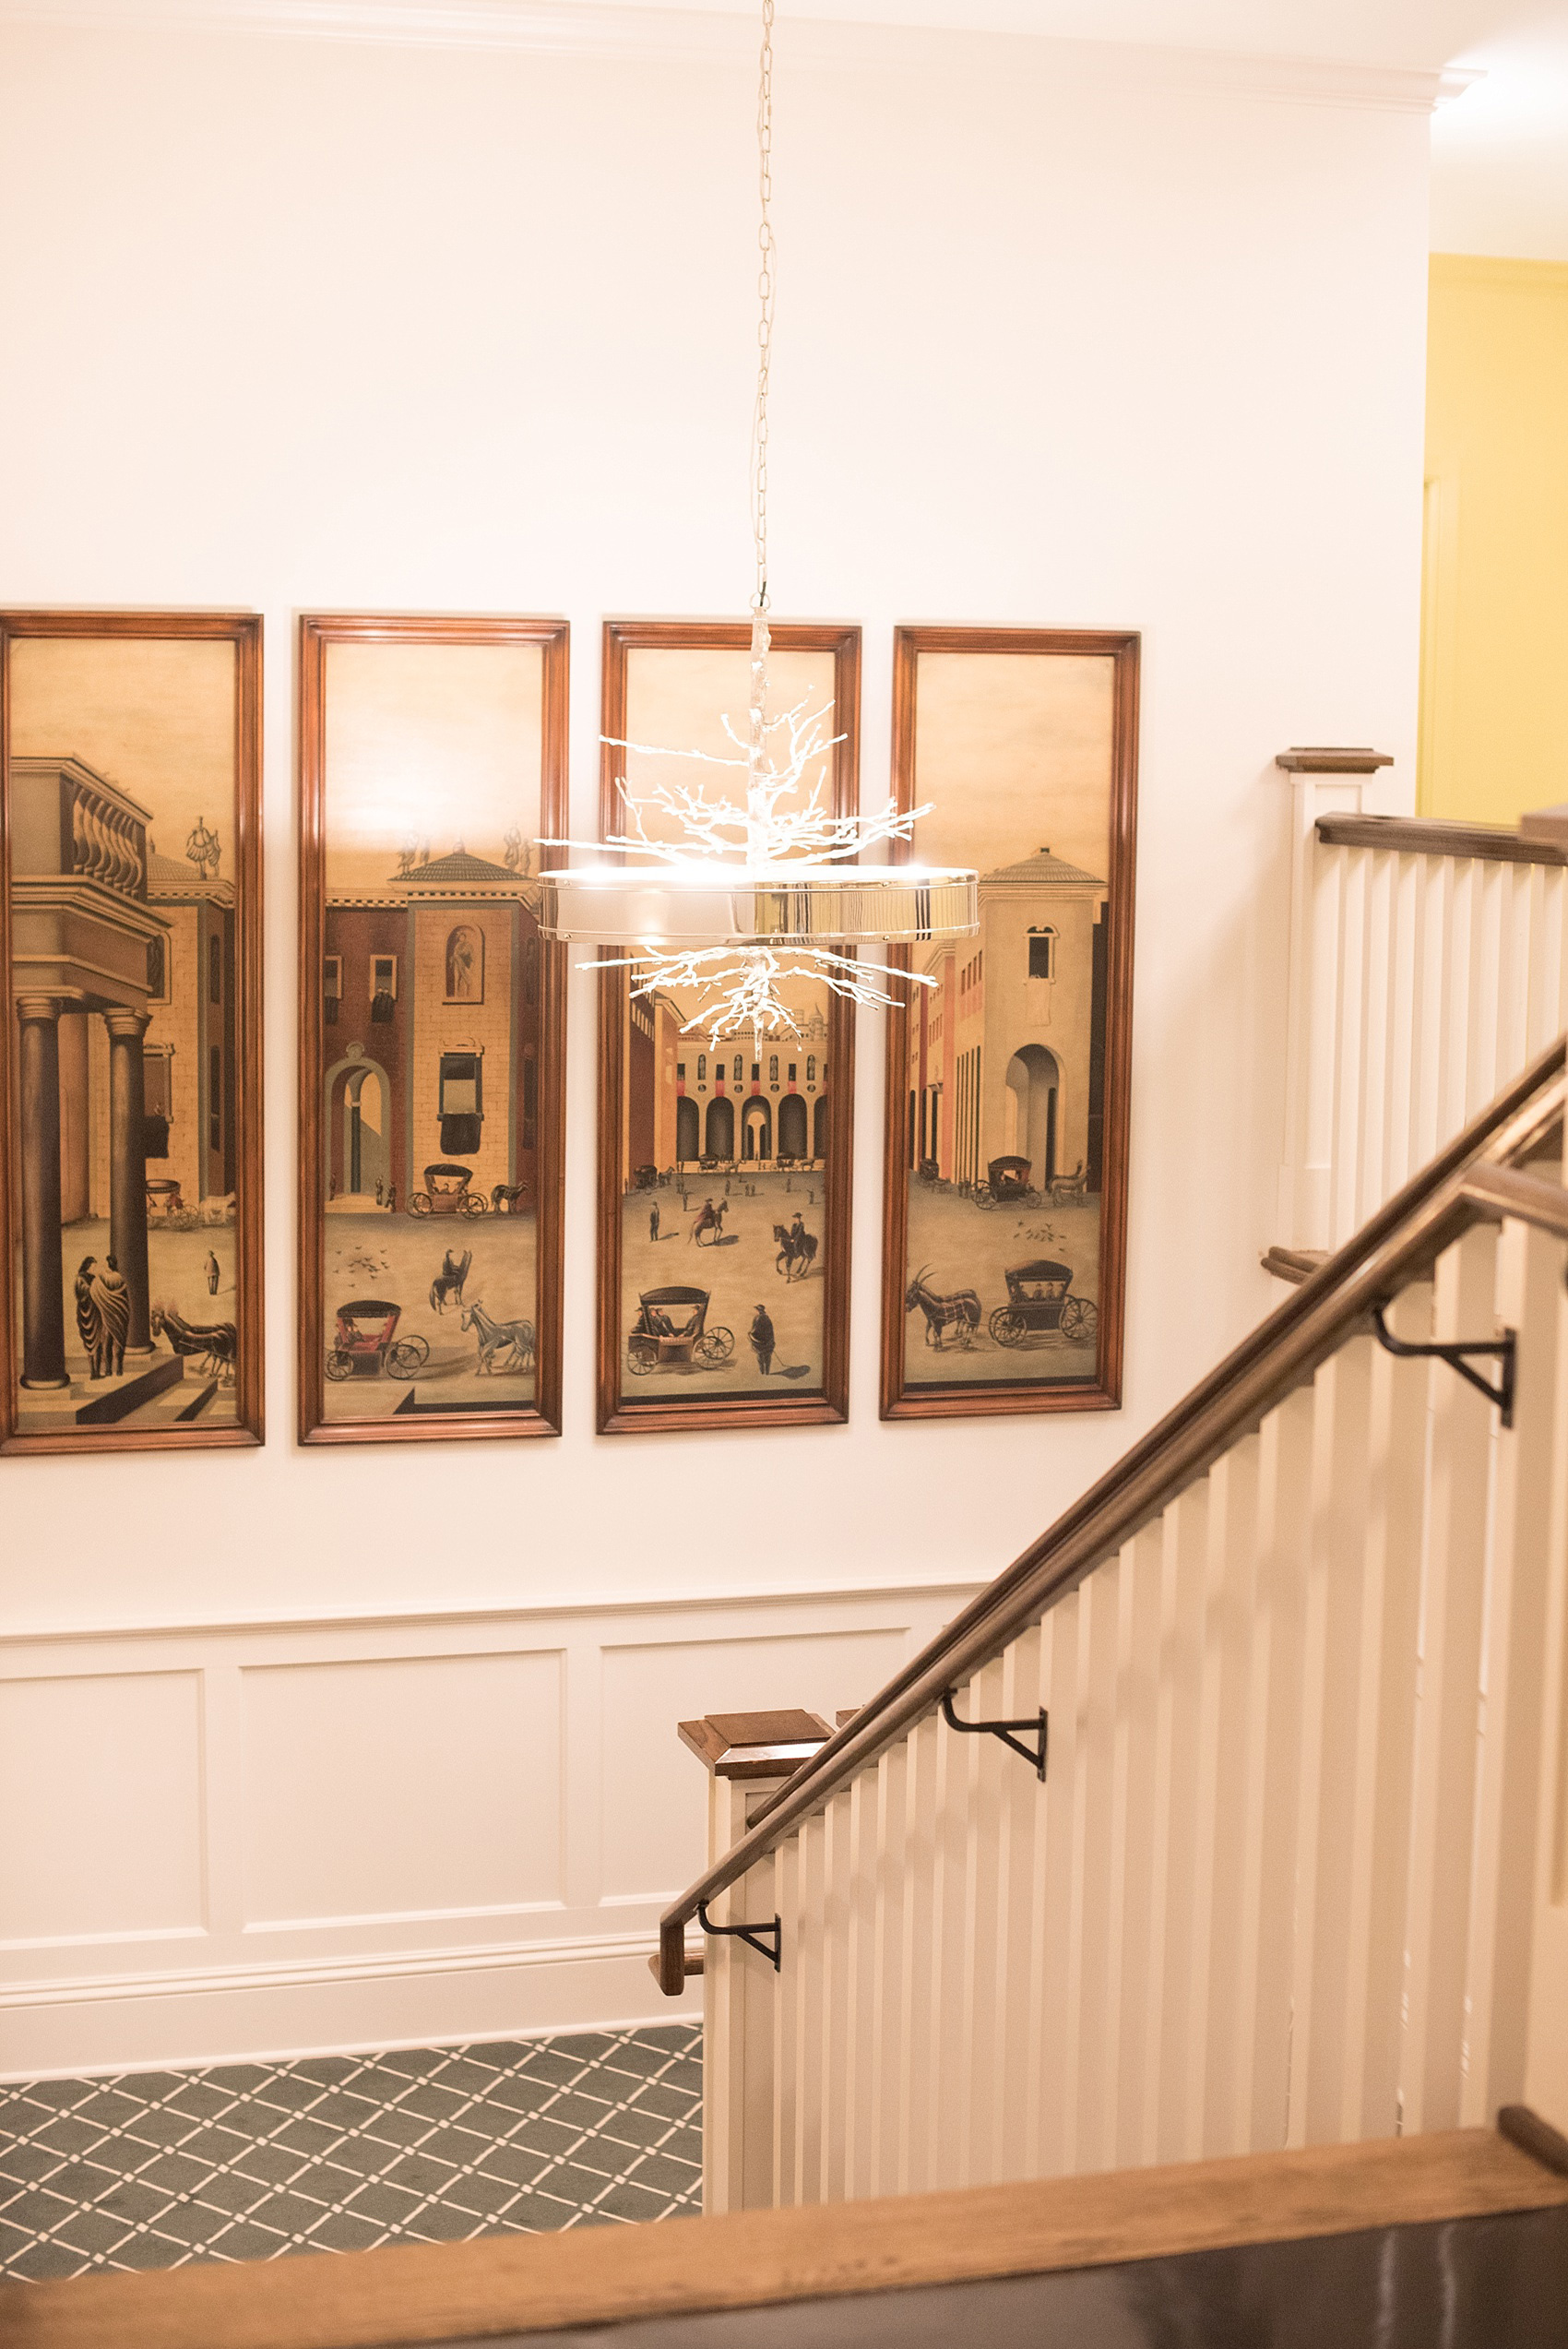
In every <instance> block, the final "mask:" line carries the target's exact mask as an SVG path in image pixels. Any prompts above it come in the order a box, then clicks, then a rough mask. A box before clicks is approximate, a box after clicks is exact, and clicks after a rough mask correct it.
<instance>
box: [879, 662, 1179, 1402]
mask: <svg viewBox="0 0 1568 2349" xmlns="http://www.w3.org/2000/svg"><path fill="white" fill-rule="evenodd" d="M966 634H967V632H962V631H957V630H941V631H936V630H929V631H926V630H914V629H910V630H901V631H900V632H899V644H898V675H897V692H898V697H899V718H900V722H899V726H898V747H899V752H900V755H901V767H902V770H903V771H902V772H901V773H900V776H899V784H900V790H901V793H902V804H904V805H927V804H929V805H930V807H931V812H930V814H928V815H926V816H923V817H921V820H920V822H919V824H918V826H917V830H916V839H915V844H914V847H915V853H916V854H917V855H918V856H919V857H920V858H921V861H922V862H929V863H932V864H967V865H969V866H971V867H972V868H974V869H975V870H977V871H978V873H979V876H980V929H979V932H978V934H977V935H976V936H973V937H967V938H960V939H956V940H952V941H947V942H944V943H942V944H940V945H938V944H934V943H933V944H932V946H930V947H929V948H920V947H916V948H912V949H911V971H912V972H913V974H914V975H915V979H916V984H913V985H911V987H910V990H909V1004H908V1006H907V1008H905V1009H904V1010H902V1011H900V1012H898V1013H896V1014H894V1015H892V1016H891V1017H890V1021H889V1028H890V1037H891V1043H890V1051H891V1053H892V1055H893V1060H892V1064H891V1066H890V1071H889V1091H888V1098H889V1104H890V1124H891V1128H892V1130H891V1132H890V1135H889V1141H888V1150H889V1170H888V1219H887V1222H888V1254H889V1261H888V1264H887V1267H886V1272H885V1279H886V1281H887V1283H888V1291H887V1294H886V1297H885V1330H886V1333H887V1341H888V1342H887V1345H886V1348H885V1361H884V1401H885V1409H891V1410H892V1411H893V1413H894V1415H897V1412H898V1411H899V1410H900V1409H906V1408H909V1407H910V1406H911V1405H912V1406H914V1407H916V1408H918V1409H920V1410H921V1411H922V1412H925V1413H929V1412H930V1411H931V1410H932V1408H939V1409H952V1410H963V1409H965V1408H977V1407H978V1408H984V1409H989V1410H994V1409H998V1408H1013V1409H1051V1408H1057V1409H1061V1408H1074V1407H1077V1408H1083V1407H1086V1406H1093V1405H1096V1404H1102V1403H1103V1402H1104V1401H1107V1400H1110V1399H1112V1398H1113V1396H1114V1390H1115V1387H1116V1383H1117V1379H1118V1377H1119V1370H1120V1352H1121V1299H1122V1258H1123V1218H1124V1207H1123V1195H1124V1183H1125V1053H1126V1035H1127V997H1128V984H1129V978H1130V961H1129V951H1130V912H1131V878H1132V876H1131V854H1132V812H1133V800H1132V793H1133V781H1134V777H1133V768H1132V752H1133V733H1132V723H1133V713H1134V707H1135V704H1134V692H1135V668H1134V662H1135V658H1136V649H1135V639H1126V638H1122V639H1118V638H1111V639H1109V640H1108V639H1105V638H1099V637H1092V638H1086V637H1080V638H1074V637H1065V636H1061V635H1053V636H1051V637H1049V638H1045V637H1035V636H1032V635H1030V634H1027V633H1025V632H1008V634H1007V635H1006V637H1004V638H998V637H996V636H995V635H980V633H979V632H977V633H976V635H975V638H974V639H973V641H972V643H966V641H965V637H966Z"/></svg>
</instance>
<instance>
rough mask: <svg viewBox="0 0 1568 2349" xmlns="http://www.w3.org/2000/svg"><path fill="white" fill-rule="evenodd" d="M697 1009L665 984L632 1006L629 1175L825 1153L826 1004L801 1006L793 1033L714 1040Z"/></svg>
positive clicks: (817, 1157)
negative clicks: (698, 1020)
mask: <svg viewBox="0 0 1568 2349" xmlns="http://www.w3.org/2000/svg"><path fill="white" fill-rule="evenodd" d="M693 1009H695V1003H694V1004H692V1005H686V1004H684V1003H683V1002H681V1001H678V1000H677V999H676V998H675V997H673V996H671V995H669V994H667V993H664V992H662V991H658V992H655V993H653V994H651V995H648V996H637V997H634V998H633V1000H632V1002H631V1004H630V1006H629V1013H628V1023H627V1026H628V1033H627V1051H626V1058H625V1068H626V1075H625V1104H626V1106H625V1117H624V1135H625V1147H624V1157H623V1164H622V1180H623V1184H625V1183H627V1182H629V1181H631V1179H632V1178H633V1176H634V1175H635V1174H636V1170H637V1169H638V1168H640V1167H647V1166H653V1167H657V1168H658V1169H659V1170H660V1171H661V1172H663V1171H666V1170H670V1169H674V1168H679V1167H682V1166H686V1165H695V1164H698V1163H701V1162H702V1161H703V1160H705V1159H707V1160H712V1161H715V1162H717V1163H719V1164H722V1165H733V1166H735V1167H737V1168H747V1167H749V1168H751V1169H753V1170H754V1171H760V1170H762V1169H764V1168H767V1167H772V1166H775V1165H785V1166H788V1165H791V1164H798V1165H806V1164H810V1163H813V1162H818V1163H820V1162H822V1161H824V1160H826V1155H827V1136H828V1117H829V1109H828V1103H829V1099H830V1094H831V1087H830V1081H829V1079H830V1070H829V1067H828V1057H827V1019H826V1013H825V1012H823V1011H822V1010H820V1009H814V1010H811V1011H806V1012H802V1015H801V1019H800V1023H799V1031H798V1032H797V1033H796V1034H793V1035H791V1034H789V1033H788V1032H785V1033H784V1034H777V1033H775V1034H764V1035H763V1036H761V1037H760V1038H759V1037H758V1035H757V1034H756V1032H755V1031H754V1029H751V1028H744V1029H742V1030H741V1031H738V1032H737V1033H735V1034H732V1035H730V1036H727V1037H726V1038H725V1039H724V1040H723V1043H722V1045H721V1046H716V1045H714V1044H713V1043H711V1041H710V1040H709V1039H708V1038H707V1037H705V1036H704V1034H703V1032H702V1031H701V1029H700V1027H697V1028H690V1027H688V1026H687V1024H686V1023H687V1022H688V1020H689V1019H691V1016H692V1011H693Z"/></svg>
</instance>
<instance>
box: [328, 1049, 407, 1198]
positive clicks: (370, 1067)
mask: <svg viewBox="0 0 1568 2349" xmlns="http://www.w3.org/2000/svg"><path fill="white" fill-rule="evenodd" d="M331 1086H332V1091H333V1094H334V1095H335V1096H336V1099H335V1103H334V1123H335V1125H336V1126H337V1128H338V1138H339V1150H338V1151H335V1152H334V1157H335V1160H336V1163H335V1164H334V1165H333V1167H332V1168H331V1170H330V1171H331V1174H333V1175H334V1176H335V1177H336V1178H337V1186H338V1194H339V1197H341V1198H374V1196H375V1186H376V1185H377V1184H378V1183H379V1184H380V1185H381V1186H382V1191H383V1194H384V1195H385V1192H386V1183H387V1180H388V1177H389V1176H390V1174H391V1147H390V1144H391V1137H390V1134H389V1132H388V1128H389V1127H390V1125H391V1115H390V1112H391V1098H392V1096H391V1091H390V1088H389V1087H388V1085H387V1082H386V1076H385V1074H384V1073H383V1071H382V1070H381V1069H379V1068H378V1067H376V1066H375V1064H374V1061H369V1060H358V1061H350V1063H349V1065H348V1066H347V1067H344V1068H340V1069H338V1070H335V1071H334V1074H333V1077H332V1079H331Z"/></svg>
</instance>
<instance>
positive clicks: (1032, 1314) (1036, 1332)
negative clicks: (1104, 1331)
mask: <svg viewBox="0 0 1568 2349" xmlns="http://www.w3.org/2000/svg"><path fill="white" fill-rule="evenodd" d="M1003 1277H1004V1280H1005V1281H1006V1283H1007V1302H1006V1304H1005V1305H999V1306H997V1307H996V1310H995V1311H994V1313H992V1317H991V1320H990V1324H989V1327H990V1330H991V1334H992V1337H993V1338H994V1339H995V1340H996V1342H997V1344H998V1345H999V1346H1027V1345H1028V1344H1029V1343H1030V1342H1031V1341H1032V1340H1034V1339H1036V1338H1054V1337H1058V1336H1060V1337H1063V1338H1067V1339H1070V1340H1073V1341H1077V1342H1081V1343H1083V1344H1086V1345H1087V1343H1089V1342H1090V1341H1092V1339H1093V1337H1094V1334H1095V1331H1096V1330H1098V1329H1099V1306H1097V1305H1096V1303H1095V1301H1094V1299H1093V1298H1092V1297H1078V1296H1070V1295H1069V1294H1068V1292H1069V1290H1070V1289H1071V1288H1072V1285H1073V1268H1072V1266H1071V1265H1070V1264H1058V1263H1056V1262H1055V1261H1054V1260H1053V1259H1052V1258H1050V1257H1040V1258H1038V1259H1037V1260H1036V1261H1035V1262H1034V1263H1032V1264H1011V1265H1009V1266H1008V1268H1007V1270H1006V1271H1005V1273H1004V1276H1003Z"/></svg>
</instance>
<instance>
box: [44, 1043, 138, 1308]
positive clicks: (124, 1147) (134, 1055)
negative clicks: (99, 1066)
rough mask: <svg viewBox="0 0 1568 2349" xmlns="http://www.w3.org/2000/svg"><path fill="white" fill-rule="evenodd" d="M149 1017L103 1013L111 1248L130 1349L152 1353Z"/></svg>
mask: <svg viewBox="0 0 1568 2349" xmlns="http://www.w3.org/2000/svg"><path fill="white" fill-rule="evenodd" d="M149 1019H150V1015H149V1014H148V1013H147V1012H145V1011H106V1012H105V1013H104V1015H103V1024H104V1026H105V1027H106V1028H107V1029H108V1031H109V1248H110V1253H111V1254H112V1256H113V1258H114V1261H115V1264H116V1265H117V1266H118V1268H119V1272H120V1277H121V1279H122V1280H123V1281H124V1282H125V1286H126V1288H127V1289H128V1291H129V1292H130V1307H131V1318H130V1326H129V1329H128V1330H127V1331H126V1335H125V1352H126V1353H127V1354H149V1353H151V1352H152V1330H151V1327H150V1325H149V1322H148V1274H147V1103H146V1091H147V1079H146V1072H145V1070H144V1067H143V1065H142V1038H143V1037H144V1036H145V1035H146V1033H147V1031H148V1023H149ZM56 1154H58V1153H56Z"/></svg>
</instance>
